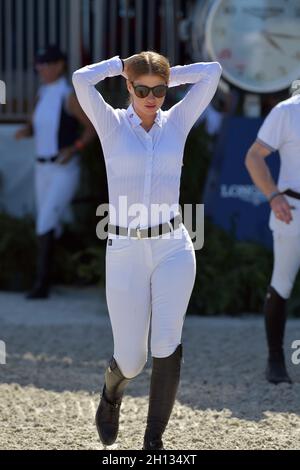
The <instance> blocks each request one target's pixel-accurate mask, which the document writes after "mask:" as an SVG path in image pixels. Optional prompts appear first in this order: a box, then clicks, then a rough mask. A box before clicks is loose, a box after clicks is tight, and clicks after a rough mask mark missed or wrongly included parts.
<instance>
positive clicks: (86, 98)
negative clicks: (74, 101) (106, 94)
mask: <svg viewBox="0 0 300 470" xmlns="http://www.w3.org/2000/svg"><path fill="white" fill-rule="evenodd" d="M121 74H122V61H121V59H120V58H119V56H115V57H112V58H111V59H108V60H103V61H101V62H98V63H96V64H91V65H87V66H85V67H82V68H81V69H78V70H76V71H75V72H74V73H73V76H72V81H73V85H74V88H75V91H76V95H77V98H78V101H79V103H80V106H81V107H82V109H83V111H84V112H85V114H86V115H87V116H88V118H89V119H90V121H91V122H92V124H93V125H94V127H95V129H96V131H97V133H98V135H99V137H100V139H101V140H104V139H106V138H107V137H108V136H109V135H110V134H111V133H112V132H113V131H114V130H115V129H116V127H117V126H118V124H119V117H118V114H117V111H116V110H115V109H114V108H113V107H112V106H111V105H110V104H108V103H106V101H105V100H104V98H103V97H102V96H101V94H100V93H99V91H98V90H96V88H95V85H96V84H97V83H99V82H100V81H101V80H104V79H105V78H107V77H115V76H117V75H121Z"/></svg>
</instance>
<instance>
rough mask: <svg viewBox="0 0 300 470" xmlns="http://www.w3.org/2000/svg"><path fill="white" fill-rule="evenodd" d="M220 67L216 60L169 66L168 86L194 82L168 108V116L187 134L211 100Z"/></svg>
mask: <svg viewBox="0 0 300 470" xmlns="http://www.w3.org/2000/svg"><path fill="white" fill-rule="evenodd" d="M221 73H222V67H221V65H220V64H219V63H218V62H197V63H195V64H189V65H176V66H175V67H171V72H170V81H169V87H174V86H178V85H184V84H186V83H195V85H193V86H192V88H191V89H190V90H189V91H188V92H187V93H186V95H185V96H184V97H183V99H182V100H181V101H179V103H177V104H175V105H174V106H172V108H170V109H169V111H168V113H169V117H170V119H171V120H173V122H174V123H175V124H176V125H177V127H179V129H181V130H182V132H183V133H184V134H185V135H187V134H188V133H189V131H190V130H191V128H192V126H193V124H194V123H195V122H196V121H197V119H198V118H199V116H200V115H201V114H202V113H203V111H204V110H205V108H206V107H207V106H208V104H209V103H210V101H211V100H212V98H213V96H214V94H215V92H216V89H217V86H218V83H219V80H220V77H221Z"/></svg>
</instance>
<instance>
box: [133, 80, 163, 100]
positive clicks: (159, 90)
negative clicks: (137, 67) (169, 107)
mask: <svg viewBox="0 0 300 470" xmlns="http://www.w3.org/2000/svg"><path fill="white" fill-rule="evenodd" d="M131 83H132V86H133V89H134V93H135V94H136V96H137V97H138V98H146V96H148V95H149V93H150V91H152V93H153V95H154V96H155V98H163V97H164V96H166V94H167V89H168V86H167V85H156V86H154V87H149V86H146V85H134V84H133V82H131Z"/></svg>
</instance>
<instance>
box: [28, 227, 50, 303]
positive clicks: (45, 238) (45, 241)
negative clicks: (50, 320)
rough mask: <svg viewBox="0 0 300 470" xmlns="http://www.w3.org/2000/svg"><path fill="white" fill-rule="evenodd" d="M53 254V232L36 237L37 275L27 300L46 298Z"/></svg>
mask: <svg viewBox="0 0 300 470" xmlns="http://www.w3.org/2000/svg"><path fill="white" fill-rule="evenodd" d="M53 252H54V230H50V231H49V232H47V233H45V234H43V235H39V236H38V252H37V273H36V281H35V285H34V288H33V290H32V291H31V292H30V293H29V294H28V296H27V298H29V299H35V298H36V299H37V298H44V297H48V293H49V284H50V271H51V266H52V258H53Z"/></svg>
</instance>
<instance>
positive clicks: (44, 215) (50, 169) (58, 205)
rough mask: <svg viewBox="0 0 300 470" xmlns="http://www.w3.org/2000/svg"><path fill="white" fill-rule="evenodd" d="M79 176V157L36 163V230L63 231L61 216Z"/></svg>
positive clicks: (39, 233)
mask: <svg viewBox="0 0 300 470" xmlns="http://www.w3.org/2000/svg"><path fill="white" fill-rule="evenodd" d="M79 177H80V164H79V156H78V155H76V156H73V157H72V158H71V160H70V161H69V162H67V163H66V164H59V163H56V162H54V163H51V162H50V163H40V162H36V164H35V195H36V205H37V219H36V233H37V234H38V235H43V234H44V233H47V232H48V231H49V230H52V229H54V230H55V236H56V237H59V236H60V234H61V223H60V222H61V218H62V216H63V214H64V212H65V210H66V209H67V207H68V206H69V204H70V203H71V201H72V199H73V197H74V194H75V192H76V189H77V186H78V183H79Z"/></svg>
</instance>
